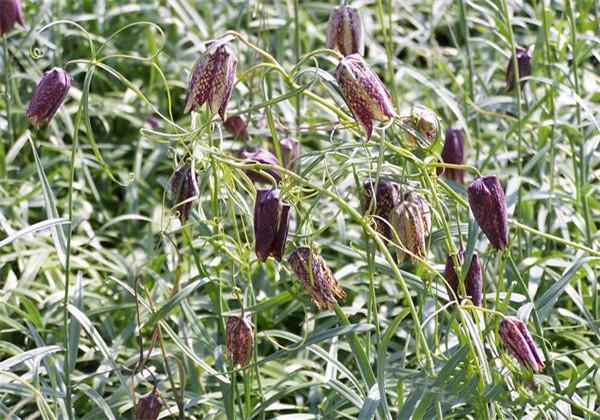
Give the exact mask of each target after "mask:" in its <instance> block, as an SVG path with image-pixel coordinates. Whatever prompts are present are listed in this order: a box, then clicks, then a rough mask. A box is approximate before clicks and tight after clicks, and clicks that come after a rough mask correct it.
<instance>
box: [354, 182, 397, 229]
mask: <svg viewBox="0 0 600 420" xmlns="http://www.w3.org/2000/svg"><path fill="white" fill-rule="evenodd" d="M374 190H375V180H368V181H366V182H365V183H364V184H363V197H362V199H363V200H362V202H363V208H364V209H365V211H367V210H368V209H370V208H371V205H373V206H374V207H373V209H374V210H373V214H374V215H375V216H377V217H376V218H375V228H376V229H377V232H379V233H380V234H381V235H383V236H385V237H386V238H388V239H392V234H391V231H390V225H389V214H390V211H391V210H392V209H393V208H394V207H396V206H397V205H399V204H400V202H401V201H402V196H401V195H400V185H398V184H397V183H396V182H394V181H392V180H390V179H387V178H381V179H379V184H378V185H377V189H376V190H375V203H373V204H371V203H372V201H373V191H374Z"/></svg>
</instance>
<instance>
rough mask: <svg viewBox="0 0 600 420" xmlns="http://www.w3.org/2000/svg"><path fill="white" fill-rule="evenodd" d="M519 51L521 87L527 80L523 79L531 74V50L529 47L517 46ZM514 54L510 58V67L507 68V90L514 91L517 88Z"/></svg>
mask: <svg viewBox="0 0 600 420" xmlns="http://www.w3.org/2000/svg"><path fill="white" fill-rule="evenodd" d="M515 51H516V52H517V68H518V69H519V80H520V83H521V89H523V86H524V85H525V80H521V79H522V78H524V77H527V76H529V75H530V74H531V52H530V51H529V49H528V48H523V47H518V46H517V47H516V48H515ZM513 62H514V56H511V58H510V60H508V67H507V68H506V91H507V92H512V91H513V90H514V88H515V79H516V78H515V70H514V65H513Z"/></svg>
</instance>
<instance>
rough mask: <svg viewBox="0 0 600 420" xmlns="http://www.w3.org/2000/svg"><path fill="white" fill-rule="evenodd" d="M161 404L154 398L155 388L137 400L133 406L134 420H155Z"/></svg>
mask: <svg viewBox="0 0 600 420" xmlns="http://www.w3.org/2000/svg"><path fill="white" fill-rule="evenodd" d="M161 407H162V403H161V402H160V400H159V399H158V397H157V396H156V388H154V389H153V390H152V392H151V393H149V394H148V395H146V396H145V397H142V398H140V399H139V401H138V403H137V405H136V406H135V420H156V419H157V418H158V415H159V414H160V409H161Z"/></svg>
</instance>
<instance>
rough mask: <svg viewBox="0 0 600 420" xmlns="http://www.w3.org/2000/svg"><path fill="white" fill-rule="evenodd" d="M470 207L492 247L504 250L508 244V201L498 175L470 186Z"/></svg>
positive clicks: (481, 179) (485, 177)
mask: <svg viewBox="0 0 600 420" xmlns="http://www.w3.org/2000/svg"><path fill="white" fill-rule="evenodd" d="M467 193H468V195H469V206H470V207H471V211H472V212H473V216H474V217H475V221H477V224H478V225H479V227H480V228H481V230H482V231H483V233H485V236H487V238H488V239H489V241H490V243H491V244H492V246H493V247H494V248H495V249H497V250H503V249H504V248H506V245H507V244H508V222H507V219H506V200H505V198H504V190H503V189H502V185H501V184H500V180H499V179H498V177H497V176H496V175H485V176H482V177H480V178H477V179H476V180H475V181H473V182H472V183H471V185H469V188H468V190H467Z"/></svg>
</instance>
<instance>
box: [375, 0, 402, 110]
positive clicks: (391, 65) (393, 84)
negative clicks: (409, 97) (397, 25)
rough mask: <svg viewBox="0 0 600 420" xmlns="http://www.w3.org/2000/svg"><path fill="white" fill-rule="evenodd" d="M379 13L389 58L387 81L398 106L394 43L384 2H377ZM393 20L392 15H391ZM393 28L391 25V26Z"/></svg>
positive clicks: (380, 0) (378, 0)
mask: <svg viewBox="0 0 600 420" xmlns="http://www.w3.org/2000/svg"><path fill="white" fill-rule="evenodd" d="M377 11H378V17H379V24H380V25H381V33H382V34H383V44H384V45H385V54H386V56H387V79H388V84H389V86H391V89H392V98H393V99H394V104H396V105H398V87H397V86H396V82H395V80H394V56H393V51H392V48H393V46H392V42H391V40H390V36H389V34H388V28H387V26H386V24H385V16H384V12H383V0H377ZM390 18H391V14H390ZM390 27H391V25H390Z"/></svg>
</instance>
